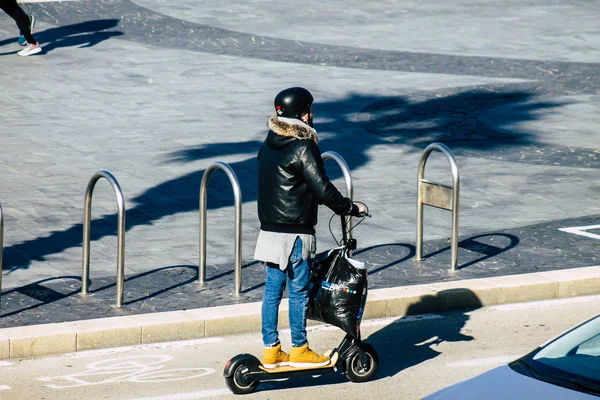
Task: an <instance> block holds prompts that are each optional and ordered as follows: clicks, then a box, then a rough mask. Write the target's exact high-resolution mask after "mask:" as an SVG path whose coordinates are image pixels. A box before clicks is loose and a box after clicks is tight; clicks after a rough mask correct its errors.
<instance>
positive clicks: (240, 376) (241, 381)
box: [225, 364, 259, 394]
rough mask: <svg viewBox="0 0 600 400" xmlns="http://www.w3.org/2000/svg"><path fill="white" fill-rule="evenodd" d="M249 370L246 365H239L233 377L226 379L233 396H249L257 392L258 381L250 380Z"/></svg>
mask: <svg viewBox="0 0 600 400" xmlns="http://www.w3.org/2000/svg"><path fill="white" fill-rule="evenodd" d="M248 371H249V368H248V366H247V365H245V364H240V365H238V366H237V367H236V368H235V370H234V371H233V374H231V376H226V377H225V383H226V384H227V387H228V388H229V390H231V392H232V393H233V394H249V393H252V392H254V391H255V390H256V387H257V386H258V384H259V382H258V381H253V380H249V379H247V377H246V373H247V372H248Z"/></svg>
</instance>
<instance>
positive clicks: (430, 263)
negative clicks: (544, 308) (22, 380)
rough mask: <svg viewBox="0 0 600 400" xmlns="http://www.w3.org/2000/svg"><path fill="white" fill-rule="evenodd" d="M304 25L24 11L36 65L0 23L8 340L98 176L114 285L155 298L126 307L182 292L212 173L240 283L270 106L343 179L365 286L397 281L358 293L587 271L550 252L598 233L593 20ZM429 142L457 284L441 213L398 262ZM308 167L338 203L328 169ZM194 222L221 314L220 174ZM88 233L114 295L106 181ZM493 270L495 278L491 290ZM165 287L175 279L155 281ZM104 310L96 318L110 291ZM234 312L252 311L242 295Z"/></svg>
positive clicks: (148, 4)
mask: <svg viewBox="0 0 600 400" xmlns="http://www.w3.org/2000/svg"><path fill="white" fill-rule="evenodd" d="M303 4H304V5H303V6H302V7H299V8H296V7H297V6H296V3H294V2H290V1H284V2H272V1H267V0H257V1H252V2H248V1H240V0H220V1H215V0H207V1H202V2H198V1H191V0H181V1H178V2H172V1H171V2H167V1H161V0H137V1H134V2H132V1H129V0H106V1H103V2H96V1H91V0H75V1H64V2H44V3H35V4H25V5H24V8H26V10H27V11H29V12H33V13H35V15H36V16H37V18H38V23H37V25H36V32H35V36H36V38H37V39H38V41H39V42H40V43H41V44H42V46H43V48H44V50H45V51H44V53H43V54H42V55H39V56H34V57H29V58H21V57H18V56H17V55H16V51H18V50H19V46H18V45H17V43H16V38H17V33H18V32H17V30H16V27H15V26H14V23H13V21H12V20H10V19H9V18H8V17H7V16H4V15H2V17H1V18H0V63H1V64H0V65H1V66H2V68H1V72H0V88H1V90H0V110H1V111H0V115H1V116H2V123H1V124H0V149H1V150H2V151H1V153H0V204H1V205H2V207H3V210H4V216H5V238H4V263H3V264H4V265H3V281H2V286H3V292H7V291H8V293H7V294H5V296H4V297H3V298H2V304H3V306H2V309H3V313H4V312H5V310H7V311H6V313H8V314H10V315H11V316H12V317H11V318H15V319H13V320H11V321H12V322H8V324H11V323H13V324H17V323H20V322H19V320H18V318H17V317H16V316H17V315H18V314H19V310H23V309H25V308H27V307H29V306H31V305H35V304H38V303H39V302H40V301H41V302H42V303H44V302H48V301H47V300H44V299H49V298H53V299H54V300H53V301H55V300H57V296H58V297H59V298H63V299H64V297H65V296H62V297H61V295H57V294H56V293H60V292H61V291H65V290H67V289H68V290H67V292H68V293H70V292H76V291H77V289H78V288H79V282H78V281H77V280H78V279H79V278H80V277H81V258H82V221H83V202H84V193H85V189H86V185H87V183H88V181H89V179H90V178H91V177H92V175H93V174H94V173H95V172H96V171H98V170H101V169H106V170H108V171H110V172H111V173H113V174H114V176H115V177H116V178H117V179H118V181H119V183H120V185H121V188H122V189H123V192H124V194H125V197H126V208H127V234H126V235H127V236H126V260H125V261H126V267H125V268H126V275H127V276H128V277H129V278H130V279H133V278H135V277H139V278H138V279H137V280H138V282H139V281H142V280H146V279H147V277H148V276H155V277H156V278H154V280H153V282H154V283H148V285H151V287H152V288H153V290H154V289H156V290H155V291H152V290H150V289H144V288H143V286H140V287H139V288H138V289H139V292H136V294H135V295H134V298H143V297H144V296H146V297H152V296H148V295H149V294H150V293H156V292H158V291H161V290H162V291H163V292H162V293H174V292H169V290H168V288H171V289H173V287H174V285H176V287H178V288H179V287H180V286H182V285H183V284H184V283H185V284H191V282H193V281H194V279H195V272H194V269H193V268H194V266H197V265H198V247H199V246H198V236H199V233H198V232H199V227H198V225H199V213H198V202H199V195H198V192H199V186H200V181H201V178H202V175H203V173H204V170H205V168H206V167H208V166H209V165H210V164H211V163H212V162H214V161H224V162H227V163H229V164H230V165H231V166H232V168H233V169H234V170H235V172H236V174H237V176H238V178H239V180H240V184H241V188H242V196H243V259H244V263H245V265H246V264H250V263H251V262H252V253H253V248H254V244H255V240H256V236H257V232H258V221H257V216H256V192H255V188H254V186H255V181H256V176H255V163H256V159H255V155H256V152H257V150H258V148H259V146H260V143H261V142H262V140H263V138H264V136H265V133H266V121H267V118H268V116H269V115H270V113H271V110H272V101H273V97H274V96H275V94H276V93H277V92H278V91H279V90H281V89H283V88H285V87H288V86H297V85H298V86H305V87H307V88H308V89H309V90H310V91H311V92H313V94H314V95H315V98H316V104H315V113H316V114H315V118H316V120H315V127H316V129H317V130H318V131H319V135H320V147H321V149H322V151H336V152H338V153H339V154H341V155H342V156H343V157H344V158H345V160H346V161H347V162H348V164H349V166H350V168H351V170H352V176H353V179H354V198H355V199H356V200H361V201H364V202H365V203H367V204H368V205H369V208H370V211H371V214H373V217H372V218H370V219H368V220H366V221H365V222H363V223H362V224H361V225H360V226H359V227H358V228H356V231H355V237H356V238H357V239H358V241H359V246H360V247H361V248H362V249H363V255H365V256H366V258H367V261H370V262H371V263H372V266H371V269H372V271H376V270H377V268H381V267H382V266H388V267H389V266H393V268H385V270H386V271H387V272H386V274H387V275H386V276H382V277H381V278H380V281H377V279H378V278H373V279H374V281H373V282H374V284H375V286H376V287H377V286H378V285H379V286H380V287H384V286H386V285H387V286H389V285H406V284H413V283H419V282H421V281H427V280H436V279H441V280H444V279H462V278H466V277H473V276H484V275H485V274H486V273H491V274H494V273H511V274H513V273H521V272H535V271H536V270H538V269H540V270H544V269H553V268H572V267H580V266H589V265H596V264H598V259H597V254H598V248H599V246H600V241H599V240H598V239H599V238H600V236H598V235H597V233H598V232H599V231H600V229H596V230H595V231H594V229H595V228H590V229H588V230H584V231H583V232H587V233H588V236H582V235H575V234H573V233H567V232H564V231H560V230H559V228H566V227H579V226H585V227H595V226H596V225H599V224H600V218H599V214H600V204H599V203H598V201H597V199H598V194H599V192H600V176H599V174H598V169H600V156H599V154H598V149H599V148H600V135H598V133H597V132H598V130H599V128H600V28H599V27H598V20H599V16H600V4H599V3H598V2H597V1H591V0H590V1H584V0H579V1H572V2H568V3H565V2H559V1H545V0H544V1H542V0H534V1H528V2H521V1H516V0H515V1H500V2H488V1H483V0H480V1H439V0H438V1H431V2H427V3H426V4H422V2H417V1H390V0H388V1H384V0H374V1H369V2H364V1H358V0H345V1H342V0H328V1H316V0H308V1H306V2H304V3H303ZM436 141H437V142H442V143H444V144H446V145H447V146H449V147H450V148H451V149H452V151H453V152H454V154H455V156H456V161H457V163H458V167H459V172H460V177H461V183H460V238H461V253H460V256H459V257H460V258H459V266H460V267H461V270H460V271H459V275H452V274H448V273H447V271H446V270H447V268H448V260H449V249H448V243H447V239H448V237H449V235H450V214H449V213H448V212H446V211H442V210H436V209H427V210H426V213H425V238H426V240H427V243H426V250H427V251H426V253H427V252H428V253H431V252H435V255H434V256H433V257H430V258H428V259H427V260H426V261H425V263H424V264H423V265H425V267H420V266H419V265H417V264H415V263H414V262H413V261H412V258H414V242H415V232H416V175H417V165H418V161H419V158H420V156H421V153H422V151H423V149H424V148H425V147H426V146H427V145H428V144H430V143H432V142H436ZM326 165H327V168H328V172H329V175H330V177H331V178H332V179H334V182H335V183H336V185H337V186H338V188H340V189H343V187H344V184H343V179H342V174H341V172H340V170H339V168H338V167H337V166H336V165H335V164H334V163H333V162H331V161H327V163H326ZM426 176H427V178H428V179H431V180H435V181H440V182H444V183H450V179H449V178H450V173H449V168H448V164H447V162H446V160H445V159H444V158H443V156H442V155H441V153H434V154H433V155H432V156H431V157H430V161H429V162H428V164H427V172H426ZM208 206H209V211H208V249H207V254H208V257H207V259H208V265H209V267H208V268H209V271H208V273H209V276H211V277H213V276H219V277H222V278H223V281H222V282H221V281H219V282H221V283H219V284H218V285H216V286H218V287H215V290H216V292H218V293H220V294H221V298H223V299H227V300H223V302H225V303H226V302H228V301H231V300H229V299H230V296H229V292H230V291H231V284H232V276H231V266H232V263H233V195H232V192H231V189H230V187H229V183H228V181H227V179H226V178H225V175H224V174H222V173H215V174H214V175H213V178H212V179H211V184H210V187H209V201H208ZM92 214H93V222H92V239H93V240H92V256H91V259H92V260H91V277H92V279H96V282H95V285H96V286H95V288H99V287H102V285H108V286H110V284H111V282H112V281H114V275H115V271H116V259H117V247H116V246H117V240H116V223H117V217H116V205H115V200H114V196H113V194H112V190H111V188H110V186H109V185H108V184H107V183H106V182H105V181H100V182H99V183H98V185H97V187H96V190H95V194H94V203H93V212H92ZM330 216H331V212H330V211H329V210H327V209H322V210H321V213H320V224H319V227H318V241H319V250H320V251H323V250H326V249H327V248H329V247H331V246H333V245H334V242H333V240H332V239H331V237H330V234H329V230H328V226H327V222H328V220H329V217H330ZM334 222H337V219H336V220H334ZM334 227H337V224H336V225H335V226H334ZM594 232H596V234H595V233H594ZM594 236H595V237H594ZM494 239H495V240H496V242H493V240H494ZM498 242H500V243H501V244H500V245H497V243H498ZM476 253H477V254H476ZM500 253H504V254H503V255H502V254H500ZM494 263H495V264H497V265H499V266H501V268H497V269H494V268H489V266H490V265H493V264H494ZM169 267H173V268H171V270H173V271H179V272H176V273H172V274H170V275H169V274H167V273H165V274H166V275H169V277H166V278H160V276H162V275H164V274H162V273H161V272H160V271H169ZM486 268H487V269H486ZM190 271H192V272H190ZM245 271H247V272H245V279H246V282H245V284H244V285H245V287H247V288H248V287H250V288H252V287H254V286H256V288H257V290H258V288H259V286H260V281H261V279H262V271H261V269H260V267H259V266H258V265H256V264H251V265H249V266H248V267H247V268H246V269H245ZM250 271H255V272H253V273H252V274H250ZM377 272H382V270H381V269H380V270H379V271H377ZM177 274H179V278H173V275H177ZM460 274H462V275H460ZM248 275H252V276H251V277H248ZM375 275H377V274H374V276H375ZM54 278H60V280H56V282H54V283H55V284H57V282H67V283H64V284H61V285H62V286H61V289H58V288H54V292H53V293H54V294H51V295H47V296H46V295H39V291H37V292H36V290H37V289H36V290H33V289H32V290H28V288H29V289H31V288H32V287H33V288H34V289H35V287H38V286H40V285H42V289H43V290H42V292H43V291H44V290H46V291H48V289H47V288H46V286H45V285H46V283H47V282H50V283H49V284H50V286H51V285H52V280H53V279H54ZM161 279H162V280H161ZM177 279H179V280H177ZM111 280H112V281H111ZM150 280H151V279H150ZM129 282H130V285H131V281H129ZM156 282H160V283H162V284H163V285H162V286H160V285H159V284H158V283H156ZM165 282H173V283H172V284H171V283H169V284H167V283H165ZM32 285H33V286H32ZM93 285H94V283H93ZM59 286H60V285H59ZM126 286H127V284H126ZM159 286H160V288H159ZM93 287H94V286H93ZM130 287H131V286H130ZM65 288H66V289H65ZM138 289H136V290H138ZM144 290H146V295H144ZM178 290H183V289H178ZM176 291H177V290H175V292H176ZM23 292H25V293H30V294H31V293H33V292H35V293H38V297H39V298H37V299H36V296H35V295H33V296H31V295H24V294H23ZM190 293H191V292H190ZM19 296H20V297H19ZM23 296H25V297H23ZM44 296H46V297H44ZM48 296H49V297H48ZM52 296H54V297H52ZM98 296H101V295H100V294H98ZM102 296H104V294H103V295H102ZM106 296H107V297H109V298H111V299H112V296H114V287H113V289H112V294H110V295H106ZM136 296H137V297H136ZM174 296H175V294H174ZM189 296H190V295H189V293H188V294H186V295H185V296H184V295H182V298H186V299H189ZM245 296H246V297H245V299H246V300H248V301H251V300H254V301H255V300H256V299H259V298H260V291H255V292H252V291H250V292H247V293H245ZM17 297H18V299H17ZM157 297H160V296H158V295H157ZM11 298H12V299H13V300H11V301H12V302H9V300H10V299H11ZM145 300H148V299H147V298H146V299H145ZM77 301H79V300H77ZM125 301H126V302H127V298H126V300H125ZM186 301H188V300H185V301H183V302H180V303H178V304H179V305H178V306H177V307H187V306H190V304H188V303H186ZM211 301H212V300H210V301H207V302H208V303H203V304H200V306H206V305H211V304H212V303H210V302H211ZM15 302H16V303H15ZM223 302H222V301H221V300H216V301H215V303H214V304H222V303H223ZM15 304H19V305H20V306H15ZM169 304H170V300H165V301H164V302H163V303H160V304H159V305H155V306H153V307H154V308H153V310H164V309H169V307H170V305H169ZM182 304H183V305H182ZM138 305H139V304H138ZM193 305H194V306H199V305H198V303H194V304H193ZM19 307H21V308H19ZM138 308H143V307H141V306H140V307H138ZM84 313H85V312H84ZM5 315H6V314H5ZM6 320H8V319H6ZM25 322H26V321H21V323H25ZM5 326H6V325H5Z"/></svg>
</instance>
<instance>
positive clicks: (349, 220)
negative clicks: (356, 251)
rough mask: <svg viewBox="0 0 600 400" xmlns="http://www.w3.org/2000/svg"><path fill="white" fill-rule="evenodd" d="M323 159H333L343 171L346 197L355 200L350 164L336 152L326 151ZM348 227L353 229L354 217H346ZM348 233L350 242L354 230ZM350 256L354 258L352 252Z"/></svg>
mask: <svg viewBox="0 0 600 400" xmlns="http://www.w3.org/2000/svg"><path fill="white" fill-rule="evenodd" d="M321 157H322V158H323V161H325V160H329V159H331V160H334V161H335V162H337V163H338V165H339V166H340V168H341V170H342V173H343V174H344V181H345V182H346V196H348V198H349V199H350V200H354V187H353V186H352V175H351V174H350V168H349V167H348V163H346V160H344V158H343V157H342V156H341V155H339V154H338V153H336V152H335V151H326V152H325V153H323V154H321ZM346 226H347V227H350V228H351V227H352V217H351V216H349V215H348V216H347V217H346ZM347 231H348V234H347V237H348V240H350V239H352V230H350V229H347ZM348 255H349V256H352V251H349V252H348Z"/></svg>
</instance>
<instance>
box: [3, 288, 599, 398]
mask: <svg viewBox="0 0 600 400" xmlns="http://www.w3.org/2000/svg"><path fill="white" fill-rule="evenodd" d="M598 312H600V296H590V297H579V298H572V299H566V300H552V301H544V302H535V303H522V304H512V305H505V306H495V307H487V308H481V309H478V310H474V311H469V312H448V313H443V314H426V315H420V316H413V317H405V318H401V319H381V320H371V321H365V323H364V324H363V331H364V334H365V335H368V339H367V341H368V342H370V343H372V344H373V345H374V346H375V347H376V349H377V350H378V352H379V354H380V369H379V372H378V375H377V376H376V378H375V379H374V380H372V381H370V382H367V383H362V384H355V383H350V382H349V381H348V380H347V379H346V378H345V377H344V376H342V375H341V374H332V375H326V376H322V377H320V378H311V377H308V378H296V379H293V380H287V381H281V382H272V383H263V384H261V385H260V386H259V387H258V391H257V392H255V393H254V394H252V395H248V396H246V397H247V398H250V399H274V398H277V399H283V400H285V399H309V398H328V399H348V398H377V399H381V400H382V399H399V398H402V399H418V398H421V397H423V396H425V395H427V394H429V393H431V392H433V391H435V390H438V389H440V388H442V387H444V386H447V385H450V384H452V383H455V382H458V381H460V380H463V379H466V378H469V377H471V376H474V375H477V374H479V373H482V372H484V371H486V370H488V369H491V368H493V367H495V366H497V365H500V364H502V363H506V362H509V361H511V360H513V359H515V358H517V357H518V356H519V355H522V354H524V353H526V352H528V351H529V350H531V349H533V348H535V347H536V346H537V345H539V344H541V343H543V342H544V341H546V340H548V339H550V338H551V337H553V336H554V335H556V334H558V333H560V332H561V331H563V330H565V329H567V328H569V327H570V326H571V325H573V324H575V323H577V322H579V321H581V320H583V319H585V318H588V317H590V316H592V315H595V314H597V313H598ZM288 336H289V335H288V332H287V331H284V332H282V341H283V343H284V346H288V347H289V340H288V339H287V337H288ZM342 336H343V334H342V333H341V332H340V331H339V330H338V329H337V328H330V327H324V326H317V327H313V328H311V332H310V334H309V340H311V343H312V344H313V346H314V348H315V349H316V350H319V351H324V350H325V349H327V348H333V347H335V345H336V344H337V342H338V341H339V340H340V339H341V338H342ZM242 352H250V353H254V354H257V355H258V354H260V352H261V343H260V338H259V337H258V335H255V334H254V335H239V336H229V337H222V338H210V339H203V340H193V341H181V342H172V343H166V344H157V345H143V346H132V347H122V348H115V349H108V350H98V351H88V352H81V353H74V354H68V355H63V356H57V357H43V358H39V359H29V360H17V361H12V360H11V361H7V362H4V361H3V362H0V398H2V399H3V400H12V399H19V400H22V399H29V400H34V399H61V400H68V399H84V398H85V399H131V400H142V399H143V400H170V399H204V398H219V399H221V398H223V399H227V398H234V397H235V396H234V395H232V394H231V393H230V392H229V391H228V389H227V388H226V386H225V382H224V379H223V376H222V370H223V367H224V365H225V363H226V361H227V360H228V359H229V358H231V357H232V356H234V355H235V354H238V353H242ZM367 395H368V397H365V396H367Z"/></svg>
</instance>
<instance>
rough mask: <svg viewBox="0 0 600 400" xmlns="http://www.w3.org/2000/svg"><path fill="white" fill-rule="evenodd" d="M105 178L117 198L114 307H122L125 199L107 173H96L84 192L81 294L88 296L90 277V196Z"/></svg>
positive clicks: (113, 179)
mask: <svg viewBox="0 0 600 400" xmlns="http://www.w3.org/2000/svg"><path fill="white" fill-rule="evenodd" d="M101 178H105V179H106V180H107V181H108V182H109V183H110V185H111V186H112V188H113V191H114V193H115V196H116V198H117V208H118V225H117V242H118V244H117V303H116V307H119V308H120V307H123V284H124V282H125V198H124V197H123V191H122V190H121V187H120V186H119V183H118V182H117V180H116V179H115V177H114V176H113V175H112V174H111V173H110V172H108V171H104V170H101V171H98V172H96V174H94V176H93V177H92V179H91V180H90V182H89V183H88V185H87V189H86V190H85V204H84V210H83V263H82V269H83V272H82V276H81V294H82V295H87V294H88V287H89V276H90V225H91V214H92V194H93V192H94V187H95V186H96V183H97V182H98V180H99V179H101Z"/></svg>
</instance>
